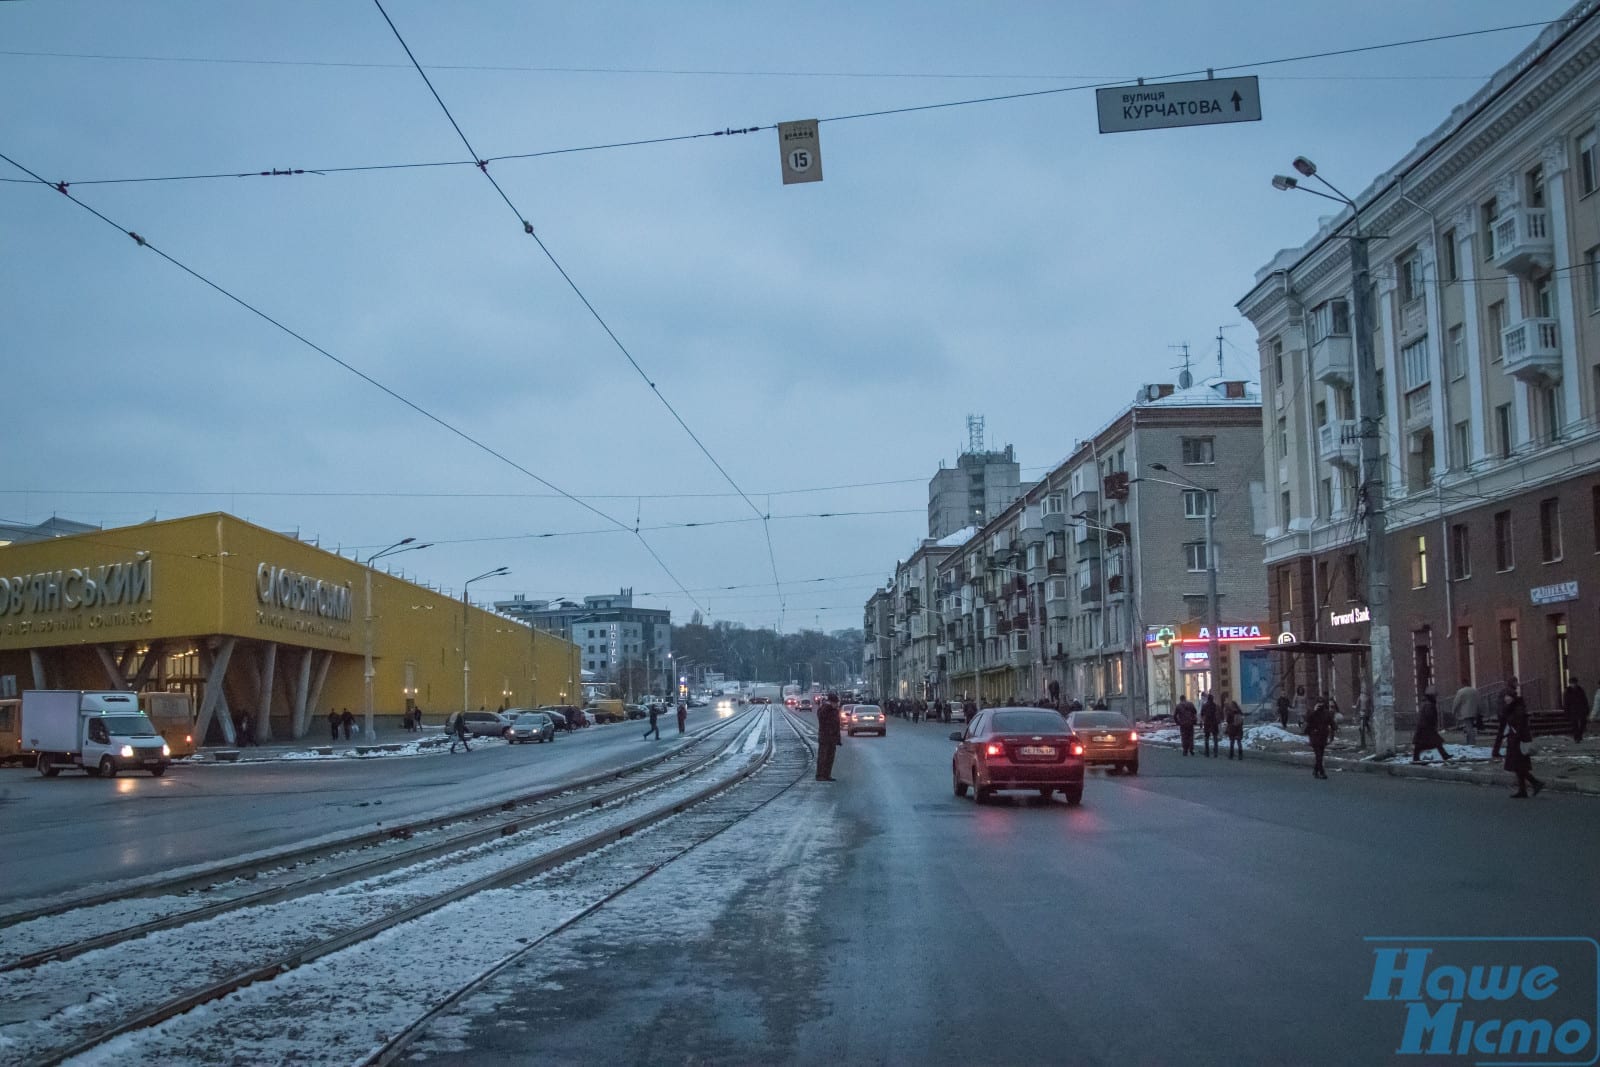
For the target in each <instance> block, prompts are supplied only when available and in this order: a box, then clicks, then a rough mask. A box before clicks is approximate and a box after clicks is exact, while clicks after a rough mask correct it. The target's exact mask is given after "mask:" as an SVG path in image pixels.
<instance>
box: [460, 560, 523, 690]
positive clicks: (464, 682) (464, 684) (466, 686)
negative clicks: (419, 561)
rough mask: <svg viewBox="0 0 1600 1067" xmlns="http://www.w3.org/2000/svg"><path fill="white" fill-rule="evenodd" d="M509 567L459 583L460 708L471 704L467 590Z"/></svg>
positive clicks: (469, 604)
mask: <svg viewBox="0 0 1600 1067" xmlns="http://www.w3.org/2000/svg"><path fill="white" fill-rule="evenodd" d="M510 573H511V568H510V567H496V568H495V569H494V570H492V571H484V572H483V573H482V574H480V575H478V576H477V577H476V578H468V579H467V580H466V581H465V582H463V583H462V584H461V710H462V711H463V712H465V711H467V710H468V709H469V708H470V707H471V706H472V698H471V696H470V692H471V690H470V678H471V674H472V667H471V666H470V664H469V663H468V661H467V635H468V633H469V632H470V629H471V619H469V618H468V617H467V614H468V611H469V609H470V608H471V607H472V601H471V600H469V599H467V590H468V589H469V588H471V586H472V583H473V582H481V581H483V580H484V579H485V578H498V577H500V576H501V575H502V574H510Z"/></svg>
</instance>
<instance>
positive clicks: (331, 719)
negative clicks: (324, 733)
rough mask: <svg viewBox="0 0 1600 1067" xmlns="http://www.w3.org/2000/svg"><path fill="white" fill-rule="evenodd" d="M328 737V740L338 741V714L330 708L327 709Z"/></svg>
mask: <svg viewBox="0 0 1600 1067" xmlns="http://www.w3.org/2000/svg"><path fill="white" fill-rule="evenodd" d="M328 737H329V739H330V740H333V741H337V740H339V713H338V712H337V711H334V710H333V709H332V708H329V709H328Z"/></svg>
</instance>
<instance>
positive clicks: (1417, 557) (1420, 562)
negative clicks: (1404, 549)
mask: <svg viewBox="0 0 1600 1067" xmlns="http://www.w3.org/2000/svg"><path fill="white" fill-rule="evenodd" d="M1427 584H1428V535H1427V534H1417V536H1416V541H1415V542H1414V544H1413V547H1412V554H1411V588H1413V589H1421V588H1422V587H1423V586H1425V585H1427Z"/></svg>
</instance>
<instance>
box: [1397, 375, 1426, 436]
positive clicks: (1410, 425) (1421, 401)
mask: <svg viewBox="0 0 1600 1067" xmlns="http://www.w3.org/2000/svg"><path fill="white" fill-rule="evenodd" d="M1401 406H1402V408H1403V410H1402V411H1401V416H1402V419H1403V421H1404V422H1405V427H1406V432H1407V433H1416V432H1417V431H1418V430H1426V429H1428V428H1429V427H1431V426H1432V425H1433V386H1431V385H1424V386H1423V387H1422V388H1421V389H1413V390H1411V392H1409V393H1407V394H1406V398H1405V402H1404V403H1403V404H1402V405H1401Z"/></svg>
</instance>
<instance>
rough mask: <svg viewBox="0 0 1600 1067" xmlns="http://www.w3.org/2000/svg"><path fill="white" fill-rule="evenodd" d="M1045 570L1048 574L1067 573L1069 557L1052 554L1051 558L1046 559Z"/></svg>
mask: <svg viewBox="0 0 1600 1067" xmlns="http://www.w3.org/2000/svg"><path fill="white" fill-rule="evenodd" d="M1044 570H1045V573H1046V574H1065V573H1067V557H1066V556H1051V557H1050V558H1049V559H1047V560H1045V561H1044Z"/></svg>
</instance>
